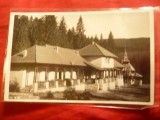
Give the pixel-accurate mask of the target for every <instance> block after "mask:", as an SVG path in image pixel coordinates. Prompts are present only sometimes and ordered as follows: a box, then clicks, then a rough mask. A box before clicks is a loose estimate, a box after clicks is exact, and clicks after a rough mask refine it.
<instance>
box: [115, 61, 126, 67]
mask: <svg viewBox="0 0 160 120" xmlns="http://www.w3.org/2000/svg"><path fill="white" fill-rule="evenodd" d="M114 67H115V68H123V67H124V66H123V65H122V64H121V63H120V62H118V61H117V60H114Z"/></svg>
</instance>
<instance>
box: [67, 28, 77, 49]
mask: <svg viewBox="0 0 160 120" xmlns="http://www.w3.org/2000/svg"><path fill="white" fill-rule="evenodd" d="M75 36H76V33H75V30H74V28H72V29H69V30H68V32H67V43H68V44H67V46H68V48H73V41H74V39H75Z"/></svg>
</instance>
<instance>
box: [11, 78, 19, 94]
mask: <svg viewBox="0 0 160 120" xmlns="http://www.w3.org/2000/svg"><path fill="white" fill-rule="evenodd" d="M9 92H20V87H19V83H18V82H17V81H16V80H11V81H10V82H9Z"/></svg>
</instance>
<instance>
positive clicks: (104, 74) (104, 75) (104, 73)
mask: <svg viewBox="0 0 160 120" xmlns="http://www.w3.org/2000/svg"><path fill="white" fill-rule="evenodd" d="M105 77H106V72H105V70H104V71H103V78H105Z"/></svg>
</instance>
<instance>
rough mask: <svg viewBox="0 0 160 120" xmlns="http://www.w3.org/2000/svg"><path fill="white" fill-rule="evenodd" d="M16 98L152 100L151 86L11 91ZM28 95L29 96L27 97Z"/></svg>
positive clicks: (11, 96) (11, 94) (11, 95)
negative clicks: (38, 91) (62, 90)
mask: <svg viewBox="0 0 160 120" xmlns="http://www.w3.org/2000/svg"><path fill="white" fill-rule="evenodd" d="M13 95H16V96H17V97H16V99H17V98H18V99H34V98H35V99H50V100H53V99H54V100H66V99H68V100H97V101H98V100H99V101H102V100H103V101H104V100H107V101H111V100H114V101H135V102H149V100H150V86H149V85H141V86H123V87H120V88H116V89H115V90H109V91H98V92H83V93H82V92H76V91H75V90H74V89H71V90H69V91H65V92H54V93H52V92H47V93H38V94H31V93H28V94H27V93H16V94H15V93H10V98H14V97H13ZM26 96H27V97H26Z"/></svg>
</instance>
